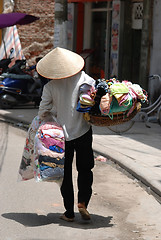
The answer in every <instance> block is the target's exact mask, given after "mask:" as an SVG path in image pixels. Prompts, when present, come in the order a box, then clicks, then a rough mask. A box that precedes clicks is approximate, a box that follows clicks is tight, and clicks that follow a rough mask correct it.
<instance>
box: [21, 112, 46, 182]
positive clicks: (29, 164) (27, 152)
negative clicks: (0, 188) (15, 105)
mask: <svg viewBox="0 0 161 240" xmlns="http://www.w3.org/2000/svg"><path fill="white" fill-rule="evenodd" d="M41 123H42V121H41V120H40V119H39V117H38V116H36V117H35V118H34V119H33V121H32V123H31V125H30V127H29V129H28V132H27V137H26V141H25V146H24V150H23V154H22V159H21V163H20V167H19V176H18V180H20V181H25V180H29V179H32V178H34V139H35V135H36V132H37V129H38V128H39V126H40V124H41Z"/></svg>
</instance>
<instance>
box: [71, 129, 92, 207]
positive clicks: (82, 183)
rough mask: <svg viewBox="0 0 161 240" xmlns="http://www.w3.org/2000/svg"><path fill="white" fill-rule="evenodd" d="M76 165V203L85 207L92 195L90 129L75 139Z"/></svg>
mask: <svg viewBox="0 0 161 240" xmlns="http://www.w3.org/2000/svg"><path fill="white" fill-rule="evenodd" d="M75 149H76V165H77V171H78V203H84V204H85V207H86V208H87V206H88V203H89V200H90V198H91V195H92V184H93V172H92V168H93V167H94V156H93V149H92V129H90V130H89V131H88V132H87V133H86V134H84V135H83V136H82V137H80V138H78V139H76V141H75Z"/></svg>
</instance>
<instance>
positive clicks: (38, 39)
mask: <svg viewBox="0 0 161 240" xmlns="http://www.w3.org/2000/svg"><path fill="white" fill-rule="evenodd" d="M14 11H17V12H25V13H28V14H31V15H35V16H37V17H40V19H39V20H37V21H36V22H33V23H31V24H29V25H23V26H18V33H19V36H20V40H21V45H22V49H23V53H24V55H25V57H26V59H27V60H28V61H27V62H28V63H29V65H30V64H32V63H35V58H36V57H42V56H44V55H45V54H46V53H47V52H49V51H50V50H51V49H52V48H53V39H54V0H27V1H22V0H15V8H14Z"/></svg>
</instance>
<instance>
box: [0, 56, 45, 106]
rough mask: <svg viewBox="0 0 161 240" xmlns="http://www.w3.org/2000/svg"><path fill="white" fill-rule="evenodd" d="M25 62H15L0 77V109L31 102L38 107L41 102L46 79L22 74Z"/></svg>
mask: <svg viewBox="0 0 161 240" xmlns="http://www.w3.org/2000/svg"><path fill="white" fill-rule="evenodd" d="M25 66H26V61H25V60H17V61H16V63H15V64H14V65H13V66H12V67H11V68H9V69H8V70H7V72H6V73H3V74H1V75H0V107H1V108H3V109H8V108H13V107H14V106H17V105H20V104H26V103H29V102H33V103H34V104H35V106H38V105H39V103H40V100H41V95H42V90H43V86H44V84H45V83H47V79H44V78H43V79H41V78H40V77H39V76H38V74H37V77H32V76H31V75H29V74H26V73H24V71H23V70H24V69H25Z"/></svg>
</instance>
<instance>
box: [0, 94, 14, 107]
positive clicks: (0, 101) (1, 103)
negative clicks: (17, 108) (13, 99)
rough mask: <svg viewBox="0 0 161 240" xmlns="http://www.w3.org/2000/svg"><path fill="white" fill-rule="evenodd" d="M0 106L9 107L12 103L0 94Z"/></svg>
mask: <svg viewBox="0 0 161 240" xmlns="http://www.w3.org/2000/svg"><path fill="white" fill-rule="evenodd" d="M0 108H2V109H9V108H13V104H12V103H10V102H9V101H7V100H5V99H4V95H0Z"/></svg>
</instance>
